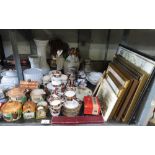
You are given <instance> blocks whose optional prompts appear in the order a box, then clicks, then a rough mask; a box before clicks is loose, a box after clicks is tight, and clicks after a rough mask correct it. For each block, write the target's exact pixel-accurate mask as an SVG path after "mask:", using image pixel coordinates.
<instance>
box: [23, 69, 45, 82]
mask: <svg viewBox="0 0 155 155" xmlns="http://www.w3.org/2000/svg"><path fill="white" fill-rule="evenodd" d="M23 74H24V80H26V81H28V80H31V81H38V82H39V83H42V78H43V74H42V72H41V70H39V69H36V68H30V69H26V70H24V72H23Z"/></svg>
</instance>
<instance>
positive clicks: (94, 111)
mask: <svg viewBox="0 0 155 155" xmlns="http://www.w3.org/2000/svg"><path fill="white" fill-rule="evenodd" d="M100 112H101V107H100V103H99V100H98V97H93V96H85V97H84V114H87V115H99V114H100Z"/></svg>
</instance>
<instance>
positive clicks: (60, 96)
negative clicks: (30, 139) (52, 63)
mask: <svg viewBox="0 0 155 155" xmlns="http://www.w3.org/2000/svg"><path fill="white" fill-rule="evenodd" d="M13 73H15V71H11V70H10V71H7V72H6V74H7V75H8V74H9V75H13ZM33 74H34V75H35V76H36V73H33ZM86 86H87V80H86V75H85V73H84V72H83V71H79V72H78V75H77V76H75V75H74V74H67V75H65V74H62V72H61V71H58V70H53V71H50V72H49V73H48V74H46V75H44V76H43V77H42V79H41V83H40V81H31V80H30V81H26V80H25V81H20V83H19V84H18V86H16V87H13V88H11V89H9V90H5V91H1V93H0V94H1V99H0V100H1V104H0V107H1V108H0V117H1V118H3V119H4V120H5V121H7V122H12V121H16V120H18V119H20V118H21V117H22V116H23V118H24V119H33V118H36V119H43V118H46V117H47V114H48V112H50V114H51V116H53V117H56V116H59V115H64V116H67V117H74V116H77V115H79V113H80V109H81V106H82V104H83V99H84V96H91V95H92V91H91V90H90V89H89V88H87V87H86Z"/></svg>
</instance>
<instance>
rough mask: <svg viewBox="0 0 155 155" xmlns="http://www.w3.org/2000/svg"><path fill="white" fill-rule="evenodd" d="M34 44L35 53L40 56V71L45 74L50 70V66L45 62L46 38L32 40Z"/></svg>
mask: <svg viewBox="0 0 155 155" xmlns="http://www.w3.org/2000/svg"><path fill="white" fill-rule="evenodd" d="M34 42H35V44H36V46H37V55H38V56H39V57H40V69H41V71H42V74H43V75H45V74H47V73H48V72H49V71H50V67H49V65H48V64H47V60H46V49H47V44H48V40H36V39H35V40H34Z"/></svg>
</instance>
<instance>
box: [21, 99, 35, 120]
mask: <svg viewBox="0 0 155 155" xmlns="http://www.w3.org/2000/svg"><path fill="white" fill-rule="evenodd" d="M35 112H36V104H35V103H34V102H32V101H27V102H26V103H24V105H23V118H24V119H32V118H35Z"/></svg>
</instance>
